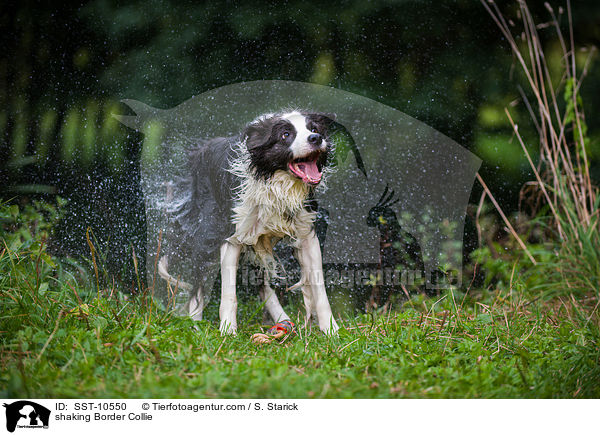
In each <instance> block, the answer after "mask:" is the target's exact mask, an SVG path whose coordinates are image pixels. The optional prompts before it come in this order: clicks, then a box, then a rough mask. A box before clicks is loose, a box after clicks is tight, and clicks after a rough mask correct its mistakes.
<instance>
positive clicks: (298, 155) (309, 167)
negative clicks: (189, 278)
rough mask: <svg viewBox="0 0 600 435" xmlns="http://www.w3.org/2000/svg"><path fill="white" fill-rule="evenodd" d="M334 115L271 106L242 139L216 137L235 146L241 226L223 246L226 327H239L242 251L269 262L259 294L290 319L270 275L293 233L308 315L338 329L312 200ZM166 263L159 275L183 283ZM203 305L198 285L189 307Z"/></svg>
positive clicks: (194, 311)
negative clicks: (276, 253)
mask: <svg viewBox="0 0 600 435" xmlns="http://www.w3.org/2000/svg"><path fill="white" fill-rule="evenodd" d="M332 122H333V116H332V115H325V114H320V113H306V112H300V111H291V112H288V113H280V114H268V115H263V116H261V117H259V118H258V119H256V120H255V121H253V122H251V123H250V124H249V125H248V126H247V127H246V129H245V131H244V132H243V134H242V135H241V136H240V138H238V139H237V140H232V139H231V138H217V139H213V140H212V141H211V144H212V146H215V147H217V148H219V147H223V146H227V144H231V145H229V146H231V147H232V148H234V149H233V150H232V151H233V152H234V155H235V158H233V159H232V161H230V162H229V168H228V170H229V171H230V172H231V173H232V174H234V175H235V176H236V178H237V181H238V187H237V190H236V191H235V192H234V198H233V199H234V201H233V204H234V206H233V209H232V213H231V216H232V221H233V224H234V228H235V231H234V233H233V234H231V235H230V236H229V237H227V238H226V239H225V240H223V241H222V244H221V247H220V266H221V305H220V308H219V316H220V330H221V333H222V334H235V333H236V330H237V319H236V311H237V296H236V274H237V267H238V259H239V257H240V254H241V253H242V251H246V252H247V251H249V252H250V253H251V254H253V256H254V258H255V259H256V261H258V262H259V264H260V265H261V266H262V267H263V268H264V270H265V279H264V284H263V286H262V288H261V290H260V296H261V298H262V300H263V301H264V303H265V308H266V310H267V311H268V313H269V314H270V316H271V317H272V318H273V320H274V321H275V322H281V321H283V320H290V317H289V316H288V314H287V313H286V312H285V311H284V310H283V308H282V306H281V304H280V302H279V300H278V298H277V295H276V294H275V292H274V291H273V289H272V288H271V287H270V285H269V277H270V276H271V277H273V276H275V275H276V273H277V272H276V263H275V261H274V258H273V247H274V246H275V244H276V243H277V242H278V241H280V240H281V239H283V238H284V237H288V238H289V239H290V240H291V241H292V244H293V246H294V249H295V252H296V257H297V259H298V262H299V263H300V267H301V278H300V281H299V282H298V283H297V284H295V285H294V286H292V288H298V287H301V288H302V294H303V296H304V304H305V306H306V321H307V323H308V322H309V321H310V320H311V319H312V318H314V317H316V320H317V321H318V324H319V328H320V329H321V330H322V331H323V332H325V333H326V334H333V333H335V332H336V331H337V330H338V325H337V323H336V321H335V319H334V318H333V315H332V313H331V307H330V304H329V300H328V299H327V294H326V292H325V282H324V277H323V265H322V259H321V249H320V246H319V241H318V239H317V236H316V234H315V231H314V225H313V224H314V220H315V215H316V213H315V212H314V211H311V210H310V209H309V208H308V207H307V204H306V202H307V200H308V199H309V196H311V193H312V191H313V190H314V188H315V187H316V186H317V185H319V183H320V182H321V180H322V177H323V171H324V168H325V166H326V164H327V157H328V154H329V153H330V151H331V144H330V143H329V141H328V136H327V129H328V127H329V126H330V125H331V123H332ZM215 142H219V143H215ZM192 167H193V165H192ZM191 176H192V178H196V177H202V176H203V174H198V173H196V174H191ZM167 264H168V259H167V258H166V256H165V257H163V258H161V260H160V262H159V265H158V273H159V275H160V276H161V277H162V278H163V279H165V280H167V281H170V282H171V283H173V284H176V285H179V287H180V288H182V287H184V286H185V285H186V283H183V282H181V281H177V279H175V278H174V277H172V276H171V275H170V274H169V273H168V271H167ZM190 287H191V286H190ZM203 308H204V297H203V295H202V289H201V288H200V289H198V290H197V291H196V292H192V295H191V298H190V301H189V302H188V313H189V314H190V315H191V316H192V317H193V318H195V319H201V316H202V310H203Z"/></svg>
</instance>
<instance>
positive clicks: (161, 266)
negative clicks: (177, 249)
mask: <svg viewBox="0 0 600 435" xmlns="http://www.w3.org/2000/svg"><path fill="white" fill-rule="evenodd" d="M168 268H169V258H168V257H167V256H166V255H164V256H163V257H162V258H161V259H160V260H159V261H158V274H159V275H160V277H161V278H162V279H164V280H165V281H167V283H169V284H171V285H172V286H175V287H177V288H180V289H183V290H187V291H190V290H192V288H193V287H192V285H191V284H190V283H187V282H185V281H181V280H179V279H177V278H174V277H173V276H171V275H170V274H169V271H168Z"/></svg>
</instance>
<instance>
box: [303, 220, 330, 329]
mask: <svg viewBox="0 0 600 435" xmlns="http://www.w3.org/2000/svg"><path fill="white" fill-rule="evenodd" d="M298 260H299V261H300V266H301V267H302V275H303V276H304V277H305V280H307V284H308V287H310V291H311V293H312V298H313V300H312V304H311V305H313V306H314V307H315V308H316V311H317V318H318V320H319V328H320V329H321V331H323V332H324V333H326V334H335V333H336V332H337V330H338V329H339V327H338V325H337V323H336V321H335V319H334V318H333V314H332V313H331V306H330V305H329V299H327V293H326V292H325V278H324V276H323V260H322V258H321V247H320V246H319V239H317V236H316V234H315V232H314V231H312V232H311V234H310V235H309V236H308V237H307V238H306V239H304V240H302V241H301V242H300V246H299V249H298ZM307 315H310V314H309V313H307Z"/></svg>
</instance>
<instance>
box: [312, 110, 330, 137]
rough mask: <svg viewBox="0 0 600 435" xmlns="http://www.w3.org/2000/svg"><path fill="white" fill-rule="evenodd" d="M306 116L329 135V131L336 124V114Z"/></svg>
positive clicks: (318, 113)
mask: <svg viewBox="0 0 600 435" xmlns="http://www.w3.org/2000/svg"><path fill="white" fill-rule="evenodd" d="M305 116H306V117H307V118H308V119H310V120H311V121H312V122H314V123H315V124H317V125H318V126H320V127H321V128H320V130H321V131H322V132H323V133H324V134H325V135H327V131H328V130H329V129H330V128H331V125H332V124H333V123H334V122H335V118H336V116H335V113H321V112H317V113H307V114H305Z"/></svg>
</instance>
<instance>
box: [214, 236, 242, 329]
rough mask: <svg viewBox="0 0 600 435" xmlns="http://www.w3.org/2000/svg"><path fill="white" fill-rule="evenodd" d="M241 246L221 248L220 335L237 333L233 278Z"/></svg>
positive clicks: (223, 246)
mask: <svg viewBox="0 0 600 435" xmlns="http://www.w3.org/2000/svg"><path fill="white" fill-rule="evenodd" d="M241 249H242V245H240V244H233V243H230V242H225V243H223V245H222V246H221V306H220V307H219V318H220V319H221V326H220V328H219V329H220V330H221V334H235V333H236V331H237V320H236V312H237V296H236V293H235V278H236V273H237V265H238V259H239V258H240V251H241Z"/></svg>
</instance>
